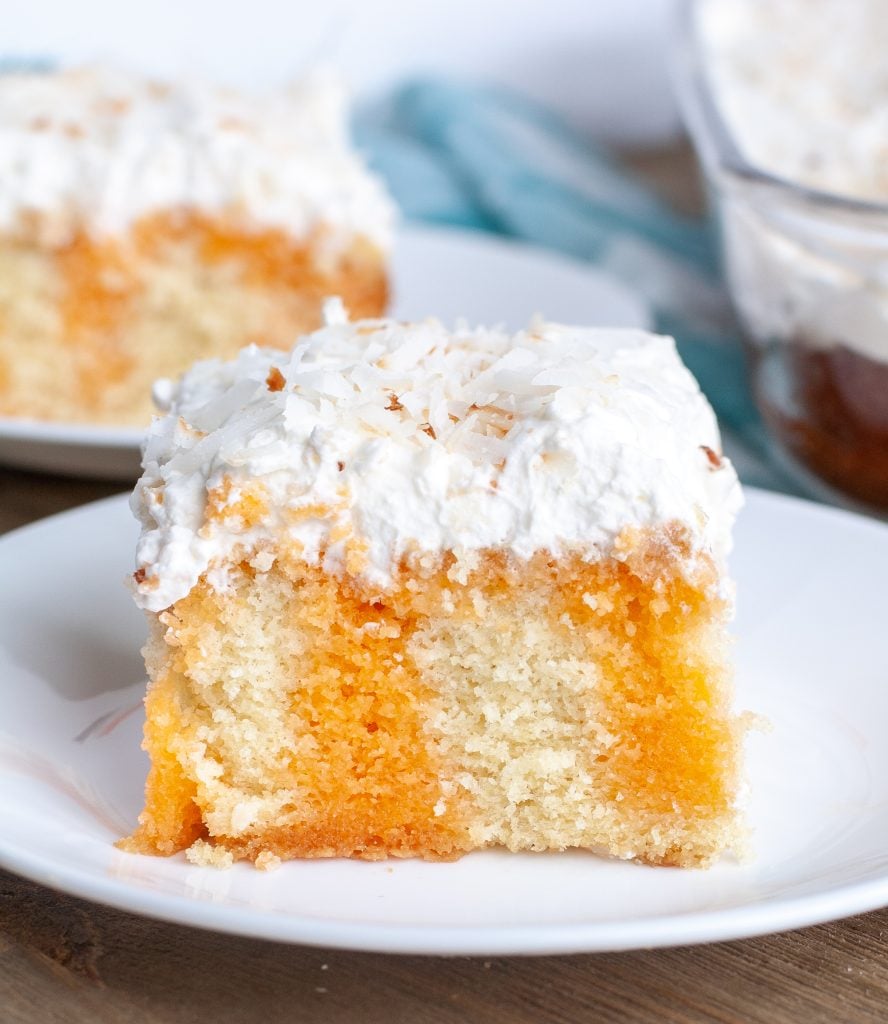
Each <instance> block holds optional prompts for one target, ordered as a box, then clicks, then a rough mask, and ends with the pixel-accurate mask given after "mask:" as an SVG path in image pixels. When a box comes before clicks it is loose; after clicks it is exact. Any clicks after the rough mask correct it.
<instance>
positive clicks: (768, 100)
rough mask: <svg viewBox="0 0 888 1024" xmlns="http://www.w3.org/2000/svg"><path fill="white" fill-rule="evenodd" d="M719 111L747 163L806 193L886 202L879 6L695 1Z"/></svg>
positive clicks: (887, 71)
mask: <svg viewBox="0 0 888 1024" xmlns="http://www.w3.org/2000/svg"><path fill="white" fill-rule="evenodd" d="M699 9H700V27H701V31H702V41H703V45H704V50H705V53H706V56H707V63H708V67H709V71H710V74H711V75H712V79H713V84H714V87H715V91H716V95H717V97H718V102H719V105H720V107H721V109H722V111H723V113H724V114H725V116H726V118H727V122H728V124H729V126H730V128H731V131H732V132H733V134H734V136H735V138H736V139H737V143H738V145H739V146H740V149H741V150H742V151H743V152H744V154H745V156H746V157H747V159H748V160H749V161H750V162H751V163H753V164H755V165H757V166H758V167H761V168H762V169H764V170H766V171H770V172H771V173H773V174H777V175H779V176H781V177H784V178H788V179H790V180H792V181H796V182H799V183H801V184H804V185H808V186H810V187H813V188H819V189H823V190H826V191H829V192H836V193H839V194H842V195H847V196H854V197H856V198H859V199H870V200H876V201H883V200H888V62H886V60H885V41H886V36H885V17H886V8H885V3H884V0H703V2H702V3H701V4H700V8H699Z"/></svg>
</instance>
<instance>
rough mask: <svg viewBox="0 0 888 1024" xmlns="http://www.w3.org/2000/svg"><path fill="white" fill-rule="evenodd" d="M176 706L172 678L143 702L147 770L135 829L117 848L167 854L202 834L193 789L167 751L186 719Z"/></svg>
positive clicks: (176, 690) (153, 689) (151, 689)
mask: <svg viewBox="0 0 888 1024" xmlns="http://www.w3.org/2000/svg"><path fill="white" fill-rule="evenodd" d="M179 701H180V688H179V686H178V685H177V683H176V680H175V678H174V676H173V673H170V674H169V675H168V676H166V677H165V678H163V679H160V680H158V681H157V682H156V683H154V685H152V686H151V687H149V690H148V694H147V696H146V697H145V718H146V723H145V738H144V741H143V743H142V746H143V748H144V749H145V750H147V751H150V753H151V768H150V769H149V771H148V779H147V781H146V783H145V809H144V810H143V811H142V813H141V814H140V815H139V827H138V828H137V829H136V831H135V833H134V834H133V835H132V836H130V837H128V838H127V839H122V840H120V842H119V843H118V844H117V845H118V846H119V847H120V848H121V849H123V850H129V851H130V852H132V853H148V852H151V853H160V854H171V853H176V852H178V851H179V850H184V849H186V848H187V847H189V846H191V844H192V843H193V842H194V841H195V840H196V839H200V838H201V837H203V836H205V835H206V828H205V826H204V824H203V819H202V816H201V811H200V808H199V807H198V805H197V802H196V798H197V785H196V783H195V782H194V780H193V779H190V778H189V777H188V776H187V775H186V774H185V771H184V769H183V768H182V765H181V764H180V762H179V760H178V758H177V757H176V754H175V752H174V750H173V742H172V741H173V740H174V738H175V737H176V736H178V735H179V734H180V732H181V730H182V727H183V724H184V723H185V721H186V717H187V715H186V712H185V711H184V709H183V708H182V707H181V705H180V703H179Z"/></svg>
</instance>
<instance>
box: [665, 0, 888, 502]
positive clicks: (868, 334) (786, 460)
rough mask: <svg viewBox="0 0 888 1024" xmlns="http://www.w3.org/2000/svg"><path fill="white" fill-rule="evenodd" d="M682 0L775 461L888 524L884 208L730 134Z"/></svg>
mask: <svg viewBox="0 0 888 1024" xmlns="http://www.w3.org/2000/svg"><path fill="white" fill-rule="evenodd" d="M705 2H706V0H684V2H683V3H682V5H681V7H680V12H679V30H678V38H677V45H676V53H675V57H676V60H675V71H676V80H677V84H678V91H679V97H680V102H681V105H682V110H683V113H684V116H685V120H686V123H687V125H688V128H689V131H690V133H691V137H692V139H693V142H694V145H695V148H696V150H697V154H698V156H699V159H700V162H701V164H702V167H703V172H704V177H705V181H706V185H707V189H708V192H709V197H710V203H711V206H712V209H713V211H714V212H715V214H716V217H717V223H718V227H719V238H720V250H721V256H722V261H723V268H724V273H725V277H726V280H727V283H728V288H729V291H730V295H731V299H732V302H733V304H734V308H735V310H736V313H737V316H738V319H739V321H740V325H741V328H742V330H743V335H744V340H745V343H746V348H747V353H748V356H749V366H750V373H751V380H752V387H753V391H754V395H755V399H756V403H757V405H758V408H759V410H760V411H761V413H762V416H763V418H764V420H765V422H766V424H767V426H768V428H769V432H770V436H771V439H772V441H773V443H774V446H775V455H776V456H777V457H778V459H779V460H780V461H781V462H783V464H784V465H785V466H786V467H787V468H789V469H790V470H791V471H793V472H794V473H795V475H796V476H798V477H801V478H803V479H804V482H805V483H806V484H807V485H808V486H809V487H810V486H813V487H814V489H815V490H816V491H819V492H820V493H822V494H823V496H824V497H827V498H832V499H838V500H841V501H843V503H845V504H851V505H854V506H857V507H860V508H863V509H865V510H868V511H873V512H877V513H882V514H884V513H886V512H888V205H884V204H879V203H873V202H868V201H863V200H856V199H851V198H846V197H843V196H839V195H835V194H832V193H828V192H822V191H818V190H816V189H811V188H806V187H804V186H802V185H799V184H797V183H795V182H792V181H789V180H787V179H784V178H781V177H779V176H778V175H775V174H771V173H768V172H767V171H765V170H763V169H762V168H760V167H756V166H753V165H752V164H751V163H749V162H748V161H747V160H746V159H745V157H744V156H743V154H742V153H741V152H740V149H739V147H738V145H737V143H736V141H735V140H734V138H733V137H732V135H731V132H730V130H729V127H728V124H727V121H726V119H725V118H724V117H723V115H722V112H721V110H720V109H719V104H718V99H717V97H716V95H715V93H714V90H713V87H712V85H711V79H710V78H709V76H708V74H707V69H706V63H705V53H704V49H703V44H702V39H701V33H700V31H699V9H700V6H701V3H705Z"/></svg>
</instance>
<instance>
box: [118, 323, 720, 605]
mask: <svg viewBox="0 0 888 1024" xmlns="http://www.w3.org/2000/svg"><path fill="white" fill-rule="evenodd" d="M159 397H160V398H161V399H162V400H164V401H165V402H166V403H167V404H168V406H169V411H168V413H167V414H166V415H165V416H164V417H162V418H159V419H156V420H155V421H154V423H153V424H152V426H151V428H150V429H149V433H148V436H147V439H146V443H145V448H144V459H143V464H144V473H143V475H142V477H141V479H140V480H139V482H138V484H137V486H136V490H135V493H134V495H133V500H132V507H133V510H134V512H135V513H136V515H137V516H138V518H139V519H140V520H141V524H142V533H141V538H140V540H139V544H138V551H137V565H138V571H137V574H136V579H137V580H139V581H140V582H139V583H138V585H137V600H138V603H139V604H140V605H141V606H142V607H144V608H147V609H149V610H152V611H159V610H161V609H163V608H165V607H167V606H168V605H170V604H172V603H173V602H175V601H176V600H178V599H179V598H181V597H183V596H185V595H186V594H187V593H188V592H189V590H190V589H191V587H192V586H193V585H194V584H195V583H196V582H197V580H198V579H199V578H200V576H201V575H203V574H204V573H207V574H208V579H209V580H210V581H211V583H212V584H213V585H216V586H219V587H224V586H225V572H224V567H225V564H226V562H227V561H228V560H229V559H231V557H232V555H234V554H236V555H237V557H238V558H241V557H251V556H252V555H254V554H255V555H256V556H257V557H258V558H259V561H260V564H261V565H264V566H265V567H266V568H267V564H266V563H268V561H269V559H270V558H271V555H270V554H269V552H271V551H273V546H274V544H275V542H276V541H278V540H280V539H282V538H284V539H285V540H286V541H287V542H289V543H295V544H297V545H299V546H301V552H302V556H303V557H304V558H305V559H306V560H308V561H310V562H317V561H322V562H323V565H324V567H325V569H327V570H328V571H331V572H338V571H341V570H342V569H343V568H345V569H346V570H347V571H349V572H351V573H353V574H354V575H357V576H359V577H362V578H364V579H366V580H367V581H368V582H369V584H370V585H372V586H378V587H379V588H382V589H384V588H385V587H386V586H387V585H388V584H389V583H390V582H391V576H392V571H393V568H394V567H395V566H396V565H397V564H398V562H399V560H400V559H401V558H402V556H410V555H416V554H424V553H434V554H438V553H441V552H443V551H447V550H452V551H454V552H455V553H456V554H457V556H458V557H459V556H461V555H463V554H466V553H471V552H473V551H479V550H483V549H488V548H496V549H505V550H507V551H509V552H511V553H512V554H513V555H515V556H517V557H518V558H521V559H525V558H528V557H529V556H531V555H532V554H533V553H534V552H537V551H540V550H547V551H551V552H553V553H554V554H556V555H557V554H558V553H562V552H565V551H577V550H579V551H581V552H582V553H583V555H584V556H585V557H587V558H589V559H590V560H594V559H596V558H599V557H601V556H602V555H603V554H605V553H607V552H609V551H611V550H613V546H614V544H615V542H616V541H617V539H618V537H619V536H620V534H621V533H623V531H625V530H626V529H627V528H633V527H640V528H644V527H656V526H658V525H661V524H667V523H672V522H675V521H677V522H679V523H681V524H683V525H684V526H685V527H686V528H687V530H688V531H689V535H690V537H691V539H692V543H693V545H694V546H695V550H699V551H706V552H710V553H711V554H712V555H713V556H714V557H715V558H717V559H721V558H722V557H723V556H724V554H725V553H726V551H727V548H728V546H729V542H730V531H731V526H732V523H733V519H734V516H735V513H736V511H737V509H738V507H739V504H740V490H739V485H738V482H737V477H736V474H735V473H734V470H733V468H732V467H731V465H730V463H729V462H728V461H727V460H725V459H719V458H718V457H717V452H718V451H719V448H720V444H719V435H718V429H717V426H716V421H715V417H714V415H713V413H712V410H711V408H710V407H709V405H708V403H707V402H706V399H705V398H704V397H703V395H702V394H701V392H700V390H699V388H698V386H697V384H696V382H695V380H694V379H693V377H692V376H691V375H690V373H689V372H688V370H687V369H686V368H685V367H684V365H683V364H682V363H681V361H680V359H679V357H678V355H677V353H676V350H675V345H674V343H673V341H672V339H671V338H664V337H658V336H655V335H652V334H648V333H646V332H644V331H638V330H626V329H589V328H580V327H569V326H565V325H561V324H553V323H539V324H534V325H532V326H531V327H529V328H528V329H527V330H525V331H522V332H520V333H518V334H516V335H514V336H512V335H509V334H507V333H505V332H503V331H500V330H488V329H482V328H478V329H473V330H470V329H468V328H467V327H465V326H460V327H458V328H457V329H456V330H455V331H452V332H451V331H448V330H446V329H445V328H444V327H443V326H442V325H441V324H440V323H438V322H437V321H434V320H429V321H425V322H422V323H415V324H401V323H396V322H394V321H391V320H374V321H363V322H357V323H348V322H347V321H346V320H345V316H344V313H343V312H342V309H341V305H338V304H335V305H330V304H328V323H327V326H326V327H325V328H323V329H321V330H320V331H317V332H316V333H314V334H312V335H309V336H307V337H305V338H303V339H301V340H300V341H299V343H298V344H297V345H296V347H295V348H294V349H293V351H292V353H291V354H284V353H281V352H279V351H270V350H263V349H258V348H255V347H251V348H247V349H244V350H243V351H242V352H241V354H240V355H239V357H238V358H237V359H236V360H234V361H233V362H228V363H222V362H219V361H208V362H204V363H199V364H197V365H195V366H194V367H193V368H192V369H191V370H190V371H189V372H188V373H187V374H186V375H185V376H184V378H183V379H182V380H181V382H180V383H179V384H178V385H175V386H173V385H169V384H165V385H163V386H162V387H161V388H160V389H159ZM214 491H215V492H216V493H217V494H224V495H225V499H224V500H225V501H226V502H227V503H228V504H229V505H230V507H231V509H232V514H231V516H229V517H226V516H225V515H222V516H221V517H220V516H219V515H218V514H217V515H215V516H213V517H209V518H208V516H207V503H208V494H209V493H210V492H214ZM248 493H253V494H257V493H258V494H259V495H261V496H263V502H264V505H265V508H266V511H265V514H264V515H262V516H261V518H260V520H259V522H254V523H252V524H250V523H248V522H246V521H245V519H244V518H243V517H242V516H241V515H240V514H239V512H238V502H239V501H240V500H241V499H242V498H243V497H244V495H246V494H248ZM356 553H357V557H356Z"/></svg>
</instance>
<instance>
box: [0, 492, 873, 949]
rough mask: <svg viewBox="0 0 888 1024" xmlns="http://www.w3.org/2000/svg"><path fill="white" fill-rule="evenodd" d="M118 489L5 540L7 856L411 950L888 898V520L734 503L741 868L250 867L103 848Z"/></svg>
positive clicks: (93, 887)
mask: <svg viewBox="0 0 888 1024" xmlns="http://www.w3.org/2000/svg"><path fill="white" fill-rule="evenodd" d="M135 533H136V530H135V526H134V524H133V523H132V522H131V520H130V517H129V514H128V510H127V508H126V506H125V503H124V499H123V498H112V499H110V500H108V501H105V502H101V503H98V504H95V505H91V506H87V507H86V508H83V509H78V510H76V511H74V512H69V513H66V514H64V515H62V516H57V517H55V518H53V519H49V520H46V521H44V522H42V523H38V524H36V525H34V526H30V527H27V528H26V529H24V530H20V531H18V532H16V533H13V534H10V535H9V536H7V537H5V538H3V539H2V540H0V581H3V582H2V584H0V865H3V866H5V867H7V868H10V869H11V870H13V871H17V872H20V873H21V874H23V875H27V876H29V877H31V878H34V879H36V880H38V881H40V882H43V883H46V884H47V885H52V886H56V887H57V888H60V889H64V890H66V891H68V892H72V893H75V894H77V895H80V896H85V897H87V898H89V899H94V900H98V901H101V902H104V903H109V904H112V905H114V906H117V907H122V908H124V909H127V910H131V911H135V912H137V913H141V914H148V915H151V916H156V917H161V918H166V919H168V920H172V921H178V922H181V923H183V924H188V925H196V926H199V927H204V928H213V929H218V930H220V931H230V932H237V933H241V934H244V935H254V936H261V937H263V938H268V939H277V940H283V941H289V942H303V943H314V944H318V945H326V946H342V947H349V948H354V949H366V950H384V951H402V952H423V953H458V954H464V953H478V954H498V953H553V952H568V951H569V952H579V951H593V950H612V949H627V948H633V947H642V946H658V945H671V944H681V943H693V942H703V941H708V940H714V939H730V938H737V937H740V936H747V935H754V934H759V933H763V932H769V931H774V930H779V929H786V928H793V927H796V926H799V925H805V924H812V923H814V922H819V921H824V920H827V919H830V918H835V917H841V916H844V915H847V914H852V913H856V912H859V911H863V910H867V909H871V908H874V907H878V906H882V905H884V904H888V744H886V743H885V739H884V736H885V726H886V723H888V686H886V680H888V635H886V630H885V624H884V618H885V615H884V608H885V603H884V581H885V579H886V578H888V527H885V526H883V525H880V524H877V523H875V522H873V521H870V520H866V519H863V518H858V517H855V516H852V515H850V514H848V513H843V512H839V511H836V510H831V509H826V508H820V507H817V506H814V505H808V504H805V503H803V502H799V501H796V500H792V499H788V498H781V497H777V496H773V495H767V494H764V493H761V492H758V493H757V492H754V491H753V492H750V493H749V503H748V506H747V508H746V510H745V511H744V512H743V514H742V516H741V519H740V523H739V527H738V531H737V547H736V555H735V557H734V564H735V569H736V576H737V580H738V585H739V593H740V595H741V599H740V614H739V618H738V622H737V633H738V638H739V639H738V644H737V657H738V675H739V679H738V690H739V694H738V696H739V702H740V704H741V706H743V707H747V708H751V709H754V710H756V711H759V712H762V713H763V714H765V715H767V716H768V717H769V718H770V720H771V722H772V723H773V731H771V732H769V733H761V734H756V735H753V737H752V738H751V740H750V743H749V762H750V782H751V808H750V817H751V823H752V825H753V827H754V830H755V834H754V859H753V860H752V861H751V862H749V863H747V864H744V865H737V864H735V863H728V862H726V863H721V864H719V865H717V866H716V867H714V868H712V869H711V870H709V871H707V872H703V871H681V870H675V869H669V868H648V867H641V866H638V865H635V864H628V863H623V862H618V861H609V860H603V859H598V858H595V857H594V856H592V855H590V854H585V853H578V852H574V853H567V854H537V855H532V854H528V855H516V854H508V853H502V852H485V853H481V854H472V855H469V856H467V857H465V858H463V859H462V860H460V861H458V862H456V863H452V864H426V863H417V862H410V861H394V862H392V863H372V864H369V863H360V862H354V861H304V862H290V863H287V864H284V865H283V866H282V867H281V868H280V869H279V870H278V871H275V872H273V873H271V874H267V873H264V872H261V871H257V870H255V869H254V868H252V867H250V866H248V865H245V864H238V865H235V866H234V867H233V868H232V869H231V870H229V871H217V870H214V869H212V868H198V867H193V866H191V865H189V864H188V863H187V862H186V861H185V859H184V857H183V856H181V855H179V856H177V857H174V858H172V859H169V860H165V859H158V858H151V857H141V856H134V855H130V854H124V853H120V852H119V851H117V850H116V849H115V848H114V847H113V845H112V843H113V842H114V840H115V839H117V838H118V837H119V836H120V835H122V834H124V833H126V832H128V831H129V830H130V829H131V828H132V826H133V824H134V822H135V819H136V815H137V813H138V811H139V809H140V801H141V792H142V783H143V779H144V774H145V769H146V761H145V757H144V755H143V754H142V753H141V752H140V750H139V741H140V733H141V725H142V722H141V718H142V716H141V707H140V698H141V695H142V688H143V682H142V680H143V673H142V664H141V661H140V657H139V645H140V642H141V638H142V635H143V626H142V621H141V616H140V614H139V613H138V612H137V611H136V610H135V608H134V607H133V606H132V604H131V602H130V600H129V597H128V595H127V594H126V593H125V591H124V587H123V582H122V581H123V578H124V575H125V574H126V572H127V571H128V569H129V567H130V566H131V564H132V561H131V559H132V546H133V542H134V540H135Z"/></svg>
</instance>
